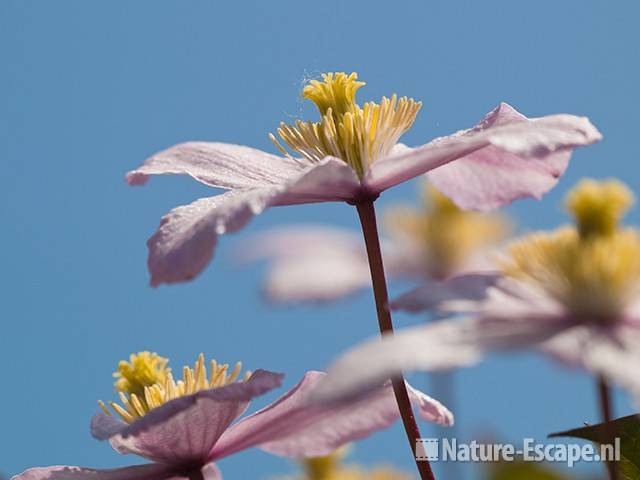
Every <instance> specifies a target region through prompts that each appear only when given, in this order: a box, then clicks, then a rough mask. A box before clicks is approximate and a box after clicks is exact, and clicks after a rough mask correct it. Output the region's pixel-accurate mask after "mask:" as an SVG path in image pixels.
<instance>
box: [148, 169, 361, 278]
mask: <svg viewBox="0 0 640 480" xmlns="http://www.w3.org/2000/svg"><path fill="white" fill-rule="evenodd" d="M345 168H346V169H348V170H349V171H348V172H345V171H344V169H345ZM346 173H348V174H349V175H350V176H349V175H346ZM356 190H357V178H356V177H355V174H354V173H353V171H351V169H350V168H349V167H348V166H347V165H346V164H344V163H343V162H341V161H339V160H336V159H331V158H329V159H326V160H324V161H322V162H320V163H318V164H317V165H315V166H314V167H312V168H311V169H308V170H306V171H304V172H303V173H301V174H299V175H298V176H296V177H294V178H293V179H291V180H290V181H289V182H287V183H284V184H281V185H276V186H270V187H261V188H255V189H250V190H231V191H228V192H226V193H223V194H221V195H216V196H214V197H208V198H202V199H200V200H197V201H195V202H193V203H192V204H190V205H185V206H181V207H177V208H174V209H173V210H171V211H170V212H169V213H168V214H167V215H165V216H164V217H163V218H162V220H161V221H160V227H159V228H158V230H157V231H156V233H155V234H154V235H153V236H152V237H151V238H150V239H149V240H148V242H147V246H148V247H149V258H148V267H149V271H150V272H151V285H152V286H157V285H159V284H162V283H177V282H184V281H187V280H191V279H193V278H194V277H195V276H197V275H198V274H199V273H200V272H202V270H203V269H204V268H205V266H206V265H207V264H208V263H209V261H210V260H211V258H212V257H213V252H214V249H215V246H216V243H217V239H218V235H222V234H224V233H232V232H236V231H237V230H239V229H241V228H242V227H244V226H245V225H246V224H247V223H248V222H249V221H250V220H251V219H252V218H253V217H254V216H255V215H258V214H260V213H262V212H263V211H264V210H265V209H266V208H268V207H270V206H274V205H290V204H295V203H312V202H316V201H333V200H346V199H348V198H351V197H352V196H353V195H354V192H355V191H356Z"/></svg>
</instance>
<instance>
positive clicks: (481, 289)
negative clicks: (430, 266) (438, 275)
mask: <svg viewBox="0 0 640 480" xmlns="http://www.w3.org/2000/svg"><path fill="white" fill-rule="evenodd" d="M497 279H498V276H497V275H496V274H491V273H468V274H464V275H459V276H456V277H451V278H449V279H446V280H428V281H427V283H426V284H424V285H422V286H421V287H418V288H416V289H415V290H412V291H410V292H408V293H405V294H404V295H401V296H400V297H398V298H397V299H395V300H394V301H392V302H391V304H390V306H391V308H392V309H396V310H406V311H409V312H421V311H425V310H449V308H448V306H449V305H452V304H453V303H452V302H459V301H465V302H466V301H473V302H477V301H479V300H483V299H484V298H486V296H487V289H488V288H489V287H491V286H493V285H495V283H496V281H497Z"/></svg>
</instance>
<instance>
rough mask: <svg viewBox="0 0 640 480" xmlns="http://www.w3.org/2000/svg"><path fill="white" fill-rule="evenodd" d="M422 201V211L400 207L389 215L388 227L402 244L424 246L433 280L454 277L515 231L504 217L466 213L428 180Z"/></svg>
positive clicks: (428, 269) (428, 270)
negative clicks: (474, 258)
mask: <svg viewBox="0 0 640 480" xmlns="http://www.w3.org/2000/svg"><path fill="white" fill-rule="evenodd" d="M422 198H423V206H422V208H421V209H416V208H414V207H408V206H401V207H396V208H395V209H393V210H391V211H389V212H388V214H387V215H386V217H385V224H386V227H387V229H388V230H389V232H390V233H391V235H392V236H393V237H395V238H396V239H397V240H398V241H399V242H400V243H402V242H407V243H409V244H410V245H423V246H424V252H425V253H426V258H424V265H425V269H426V273H427V274H428V275H429V276H431V277H435V278H446V277H449V276H451V275H452V274H454V273H456V272H457V271H459V270H460V269H461V268H462V267H464V264H465V262H468V261H469V260H470V258H471V257H472V256H473V255H474V254H477V253H478V252H479V251H480V250H482V249H484V248H487V247H489V246H490V245H492V244H495V243H497V242H499V241H500V240H502V239H504V238H506V236H507V235H508V234H509V232H510V231H511V225H510V223H509V222H508V221H507V219H506V218H505V217H503V216H502V215H499V214H495V213H494V214H484V213H478V212H472V211H465V210H462V209H460V208H459V207H457V206H456V205H455V204H454V203H453V202H452V201H451V200H450V199H449V198H447V197H446V196H445V195H443V194H442V193H440V192H439V191H438V190H437V189H435V188H434V187H433V186H432V185H430V184H429V183H428V182H426V181H425V182H424V185H423V191H422Z"/></svg>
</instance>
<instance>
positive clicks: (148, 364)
mask: <svg viewBox="0 0 640 480" xmlns="http://www.w3.org/2000/svg"><path fill="white" fill-rule="evenodd" d="M167 363H168V360H167V359H166V358H163V357H160V356H158V355H157V354H155V353H150V352H140V353H138V354H137V355H135V354H134V355H131V358H130V362H125V361H123V362H120V364H119V365H118V371H117V372H116V373H114V376H115V377H116V378H117V380H116V382H115V387H116V390H117V391H118V393H119V397H120V403H121V405H120V404H118V403H116V402H113V401H111V402H109V405H110V406H111V408H112V409H113V411H114V412H116V413H117V414H118V415H119V416H120V417H121V418H122V419H123V420H124V421H125V422H127V423H131V422H133V421H135V420H136V419H138V418H140V417H142V416H144V415H146V414H147V413H149V412H150V411H151V410H153V409H154V408H158V407H160V406H161V405H164V404H165V403H167V402H168V401H170V400H173V399H175V398H179V397H184V396H186V395H192V394H194V393H197V392H201V391H204V390H212V389H214V388H219V387H223V386H225V385H229V384H230V383H234V382H236V381H241V382H243V381H246V380H248V379H249V377H250V376H251V372H246V373H245V374H244V376H243V377H242V379H241V380H238V378H239V374H240V371H241V369H242V364H241V363H240V362H238V363H236V365H235V366H234V368H233V370H231V372H229V365H228V364H226V363H225V364H222V365H219V364H218V363H217V362H216V361H215V360H211V362H210V367H209V370H210V371H209V374H208V373H207V367H206V365H205V359H204V355H203V354H200V355H199V356H198V359H197V361H196V363H195V364H194V366H193V368H191V367H188V366H185V367H183V370H182V379H181V380H178V381H177V382H176V381H175V380H174V379H173V375H172V374H171V369H169V368H167ZM98 404H99V405H100V408H102V410H103V411H104V412H105V413H107V414H109V415H110V414H111V412H110V411H109V409H108V408H107V406H106V405H105V403H104V402H102V401H99V402H98Z"/></svg>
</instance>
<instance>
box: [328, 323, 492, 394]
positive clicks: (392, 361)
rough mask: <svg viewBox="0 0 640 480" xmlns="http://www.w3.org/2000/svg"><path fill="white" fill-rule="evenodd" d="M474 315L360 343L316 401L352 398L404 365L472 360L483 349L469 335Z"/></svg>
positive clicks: (441, 366)
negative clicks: (470, 339) (471, 317)
mask: <svg viewBox="0 0 640 480" xmlns="http://www.w3.org/2000/svg"><path fill="white" fill-rule="evenodd" d="M476 328H477V320H476V319H464V320H448V321H441V322H436V323H431V324H428V325H422V326H419V327H413V328H407V329H404V330H401V331H398V332H397V333H396V334H395V335H393V336H390V335H386V336H384V337H383V338H382V339H380V338H379V337H378V338H374V339H372V340H369V341H366V342H364V343H362V344H360V345H356V346H355V347H353V348H352V349H350V350H348V351H347V352H346V353H344V354H343V355H341V356H340V357H339V358H338V359H337V360H336V361H335V362H334V363H333V364H332V365H331V366H330V367H329V370H328V375H327V378H326V380H325V381H324V382H322V383H321V384H320V385H319V387H318V389H317V390H316V393H315V400H316V401H318V402H329V403H332V402H335V401H349V400H350V399H352V398H354V397H356V396H358V395H360V394H361V393H362V392H367V391H369V390H370V389H371V388H372V386H375V385H379V384H380V383H381V382H384V381H385V380H386V379H388V378H391V377H393V376H396V375H398V374H400V373H402V372H403V371H412V370H429V371H431V370H449V369H452V368H458V367H462V366H468V365H473V364H475V363H477V362H478V361H480V359H481V358H482V356H483V354H484V349H483V348H482V346H481V345H478V344H476V343H475V342H473V341H466V340H465V339H468V338H469V337H470V332H475V331H476Z"/></svg>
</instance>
